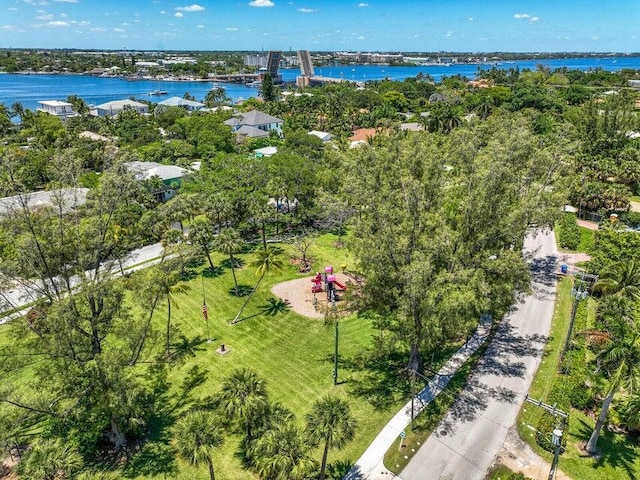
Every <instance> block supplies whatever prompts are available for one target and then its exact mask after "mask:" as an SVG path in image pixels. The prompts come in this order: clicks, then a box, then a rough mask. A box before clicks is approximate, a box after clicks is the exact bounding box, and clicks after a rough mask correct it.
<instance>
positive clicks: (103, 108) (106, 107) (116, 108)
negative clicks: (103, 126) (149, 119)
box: [91, 100, 149, 117]
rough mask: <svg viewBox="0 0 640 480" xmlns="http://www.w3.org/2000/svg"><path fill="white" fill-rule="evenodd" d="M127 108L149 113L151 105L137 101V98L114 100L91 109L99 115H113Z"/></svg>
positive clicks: (93, 113)
mask: <svg viewBox="0 0 640 480" xmlns="http://www.w3.org/2000/svg"><path fill="white" fill-rule="evenodd" d="M125 109H130V110H135V111H136V112H138V113H140V114H147V113H149V105H147V104H146V103H142V102H136V101H135V100H113V101H111V102H106V103H101V104H100V105H96V107H95V108H93V109H92V110H91V115H95V116H97V117H112V116H114V115H117V114H119V113H120V112H121V111H123V110H125Z"/></svg>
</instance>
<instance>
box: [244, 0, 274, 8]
mask: <svg viewBox="0 0 640 480" xmlns="http://www.w3.org/2000/svg"><path fill="white" fill-rule="evenodd" d="M249 6H250V7H275V6H276V4H275V3H273V2H272V1H271V0H253V1H252V2H249Z"/></svg>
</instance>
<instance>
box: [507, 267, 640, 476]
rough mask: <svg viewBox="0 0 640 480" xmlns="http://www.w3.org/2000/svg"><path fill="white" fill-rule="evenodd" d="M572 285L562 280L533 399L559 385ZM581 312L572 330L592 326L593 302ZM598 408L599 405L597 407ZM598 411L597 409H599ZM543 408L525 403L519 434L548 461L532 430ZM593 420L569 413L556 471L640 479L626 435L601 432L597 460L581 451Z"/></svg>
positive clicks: (639, 462)
mask: <svg viewBox="0 0 640 480" xmlns="http://www.w3.org/2000/svg"><path fill="white" fill-rule="evenodd" d="M571 285H572V279H571V278H570V277H567V278H564V279H563V280H562V281H561V282H560V284H559V287H558V297H557V301H556V311H555V315H554V318H553V325H552V330H551V337H550V340H549V342H548V344H547V346H546V349H545V353H544V357H543V361H542V363H541V365H540V368H539V369H538V372H537V374H536V376H535V378H534V380H533V383H532V385H531V389H530V390H529V395H530V396H531V397H533V398H535V399H542V400H543V401H547V398H549V394H550V392H551V390H552V388H553V385H554V382H562V381H563V377H562V376H561V375H559V374H558V373H557V368H558V360H559V356H560V352H561V349H562V345H563V342H564V337H565V334H566V332H567V329H568V325H569V320H570V312H571V304H572V298H571V293H570V292H571ZM579 308H580V309H586V310H585V311H583V312H580V311H579V315H578V316H577V317H576V318H577V319H582V320H581V322H582V323H580V322H579V321H576V325H575V330H574V331H580V330H581V329H584V328H587V327H589V326H591V324H592V321H593V317H594V314H595V301H594V300H593V299H591V298H590V299H589V300H588V301H586V302H585V301H582V302H580V307H579ZM598 408H599V406H598ZM598 411H599V410H598ZM542 412H543V411H542V409H540V408H537V407H535V406H533V405H531V404H525V405H524V407H523V409H522V410H521V411H520V415H519V417H518V431H519V433H520V436H521V437H522V438H523V439H525V440H526V441H527V442H528V443H529V444H530V445H531V446H532V448H533V449H534V450H535V451H536V452H537V453H538V454H540V455H541V456H543V457H544V458H546V459H547V460H548V461H549V462H551V460H552V455H551V453H549V452H547V451H545V450H543V449H542V448H541V447H540V446H539V445H538V444H537V443H536V440H535V435H534V432H533V431H532V430H531V428H532V427H533V428H535V426H536V425H538V423H539V421H540V419H541V417H542ZM594 424H595V420H594V418H592V417H589V416H587V415H585V414H584V413H583V412H581V411H579V410H576V409H572V410H571V411H570V417H569V426H568V429H567V430H565V433H564V435H565V437H566V438H567V447H566V450H565V452H564V453H563V454H562V455H561V457H560V463H559V466H560V467H559V468H560V469H561V470H562V471H563V472H565V473H566V474H568V475H569V476H570V477H571V478H575V479H576V480H578V479H579V480H591V479H593V480H599V479H607V480H623V479H624V480H628V479H630V478H638V476H640V447H639V446H638V445H637V444H635V443H632V441H630V440H628V439H627V437H626V436H625V435H621V434H616V433H613V432H609V431H607V430H606V429H604V430H603V433H602V435H601V436H600V440H599V442H598V447H599V448H600V449H601V450H602V455H601V457H600V458H598V459H595V458H589V457H586V456H585V455H584V453H583V452H582V450H581V449H580V447H581V445H583V444H584V443H586V441H587V440H588V439H589V436H590V435H591V432H592V430H593V426H594Z"/></svg>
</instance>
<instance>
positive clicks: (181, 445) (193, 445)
mask: <svg viewBox="0 0 640 480" xmlns="http://www.w3.org/2000/svg"><path fill="white" fill-rule="evenodd" d="M223 442H224V437H223V435H222V430H221V429H220V427H219V425H218V421H217V419H216V417H215V415H213V414H211V413H208V412H198V411H196V412H190V413H188V414H187V415H186V416H184V417H182V418H181V419H180V420H179V421H178V423H177V424H176V427H175V446H176V450H177V452H178V455H179V456H180V457H181V458H182V459H184V460H186V461H187V462H189V463H191V464H193V465H199V464H202V463H206V464H207V467H208V468H209V478H210V479H211V480H215V478H216V476H215V471H214V469H213V452H214V450H215V449H216V448H219V447H220V446H221V445H222V443H223Z"/></svg>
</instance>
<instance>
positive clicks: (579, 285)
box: [558, 272, 598, 368]
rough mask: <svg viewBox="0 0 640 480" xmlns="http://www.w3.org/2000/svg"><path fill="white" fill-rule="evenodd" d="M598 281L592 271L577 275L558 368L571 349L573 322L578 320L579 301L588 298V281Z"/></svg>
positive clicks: (591, 282) (592, 282) (572, 290)
mask: <svg viewBox="0 0 640 480" xmlns="http://www.w3.org/2000/svg"><path fill="white" fill-rule="evenodd" d="M597 281H598V276H597V275H591V274H590V273H583V272H578V273H576V275H575V279H574V285H573V288H571V296H572V297H573V305H572V307H571V320H570V321H569V330H568V331H567V336H566V338H565V340H564V346H563V347H562V352H560V362H559V364H558V368H560V367H561V365H562V360H564V356H565V354H566V353H567V350H569V344H570V343H571V337H572V335H573V324H574V323H575V321H576V312H577V311H578V303H579V302H580V300H582V299H584V298H587V296H588V295H589V292H588V291H587V283H589V284H590V286H591V287H593V285H594V284H595V282H597Z"/></svg>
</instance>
